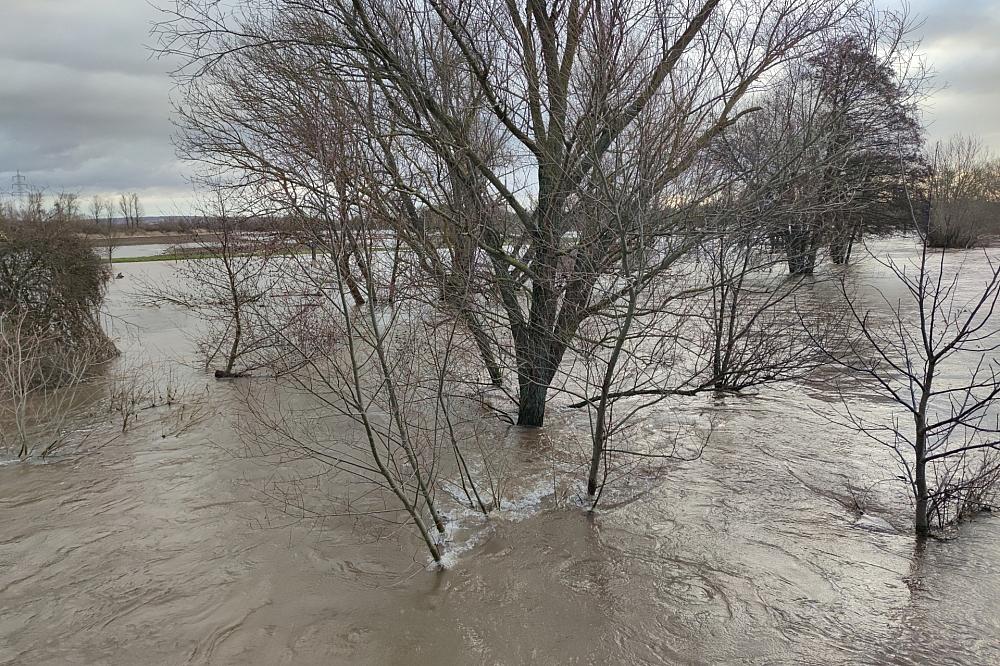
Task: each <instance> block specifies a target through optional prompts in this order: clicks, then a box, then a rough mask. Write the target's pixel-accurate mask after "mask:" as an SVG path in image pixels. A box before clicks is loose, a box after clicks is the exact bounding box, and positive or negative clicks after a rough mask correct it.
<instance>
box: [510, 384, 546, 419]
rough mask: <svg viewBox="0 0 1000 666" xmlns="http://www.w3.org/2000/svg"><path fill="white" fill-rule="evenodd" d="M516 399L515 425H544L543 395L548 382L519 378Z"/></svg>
mask: <svg viewBox="0 0 1000 666" xmlns="http://www.w3.org/2000/svg"><path fill="white" fill-rule="evenodd" d="M520 389H521V390H520V391H518V401H517V425H519V426H527V427H530V428H540V427H542V426H543V425H545V396H546V394H547V393H548V390H549V387H548V383H547V382H546V383H542V382H538V381H532V380H531V379H525V378H522V379H521V385H520Z"/></svg>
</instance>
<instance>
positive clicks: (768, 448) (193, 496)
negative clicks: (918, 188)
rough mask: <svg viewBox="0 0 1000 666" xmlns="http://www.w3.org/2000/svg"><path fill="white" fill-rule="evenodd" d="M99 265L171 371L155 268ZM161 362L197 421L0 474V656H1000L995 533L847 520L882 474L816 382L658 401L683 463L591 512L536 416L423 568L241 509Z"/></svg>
mask: <svg viewBox="0 0 1000 666" xmlns="http://www.w3.org/2000/svg"><path fill="white" fill-rule="evenodd" d="M892 247H893V250H894V252H896V253H897V254H904V253H905V252H906V251H907V249H906V246H905V244H898V246H897V245H893V246H892ZM116 270H117V269H116ZM120 270H122V272H123V273H125V276H126V277H125V279H124V280H121V281H118V282H116V283H115V284H114V286H113V292H112V297H111V307H112V311H113V313H114V314H115V315H116V316H118V317H120V318H121V319H120V320H119V322H118V323H117V324H116V331H117V332H118V334H119V335H121V336H122V339H121V344H120V346H121V347H123V348H124V350H125V352H126V354H125V355H126V358H129V357H132V358H139V357H141V358H144V359H150V360H157V359H160V360H163V359H181V360H183V359H185V358H187V359H191V358H192V347H191V344H190V342H189V340H188V336H189V334H190V330H191V326H192V322H191V321H190V320H189V319H187V318H186V317H185V316H184V315H183V314H182V313H179V312H177V311H175V310H172V309H169V308H164V309H159V310H157V309H139V308H135V307H133V306H131V305H129V304H128V302H127V301H126V299H125V298H124V297H123V295H124V293H125V291H126V290H127V285H128V284H129V282H130V281H131V280H132V279H133V278H134V276H135V275H136V274H138V273H139V272H147V273H149V272H153V273H157V272H159V273H158V274H160V275H166V274H167V271H168V270H169V266H168V265H165V264H126V265H122V266H121V268H120ZM967 275H968V279H969V280H970V282H971V281H972V280H973V278H974V277H975V271H972V270H970V271H968V273H967ZM126 323H127V325H126ZM175 372H176V373H177V378H178V379H177V381H181V382H184V383H185V384H186V386H187V388H188V390H190V391H207V392H206V393H205V395H204V398H202V399H200V400H199V401H198V402H199V408H200V410H201V411H200V412H199V413H198V414H196V415H193V416H192V415H189V416H188V417H181V418H180V420H179V421H176V422H172V423H170V424H163V423H159V422H157V421H156V420H155V419H154V417H153V416H152V415H151V414H150V415H147V416H144V417H143V418H144V419H145V421H143V422H141V423H140V425H139V426H138V427H137V428H136V429H134V430H132V431H131V432H130V433H129V434H128V435H127V436H126V437H124V438H119V439H117V440H116V441H113V442H111V443H110V444H107V445H105V446H103V447H101V448H99V449H97V450H94V451H92V452H89V453H84V454H80V455H73V456H65V457H64V458H62V459H60V460H57V461H55V462H50V463H47V464H9V465H5V466H0V608H2V610H0V613H2V615H0V663H2V664H45V663H51V664H64V663H70V664H73V663H81V664H83V663H108V664H146V663H167V664H180V663H196V664H198V663H213V664H243V663H260V664H293V663H294V664H329V663H351V664H354V663H399V664H423V663H428V664H451V663H487V664H520V663H600V664H604V663H720V662H721V663H754V664H758V663H774V664H779V663H824V664H825V663H830V664H842V663H852V664H870V663H905V664H910V663H912V664H919V663H929V662H937V663H958V664H985V663H996V662H997V661H998V660H1000V520H998V519H997V518H995V517H988V516H987V517H983V518H980V519H977V520H975V521H973V522H971V523H968V524H965V525H963V526H962V527H961V529H960V531H959V533H958V537H957V538H955V539H953V540H950V541H947V542H940V541H931V542H929V543H927V544H926V546H925V547H924V548H922V549H920V548H918V547H917V546H916V544H915V541H914V538H913V537H912V536H911V535H910V534H909V532H908V525H909V521H910V520H911V512H910V508H909V505H908V504H907V500H906V496H905V494H903V492H902V489H901V488H899V487H897V486H895V485H893V484H892V483H880V484H877V485H875V488H874V490H873V492H872V496H871V500H870V506H869V510H870V513H871V514H872V515H873V516H874V517H875V518H877V519H881V520H884V521H888V523H890V524H892V525H894V526H895V527H896V528H897V529H896V531H885V530H884V529H868V528H865V527H864V526H863V525H861V526H859V525H857V524H856V521H857V518H856V516H855V514H853V513H852V512H851V511H850V510H849V509H848V508H847V507H846V506H845V498H846V497H847V496H848V492H847V486H848V484H853V485H868V484H873V483H876V482H878V481H880V480H883V479H885V478H887V477H891V476H892V474H894V473H895V471H894V470H893V469H892V468H887V467H885V464H886V456H885V454H884V452H882V451H879V450H877V449H874V448H873V447H872V446H871V445H870V444H868V443H866V442H864V441H862V440H860V439H859V438H858V437H856V436H854V435H852V434H851V433H849V432H846V431H844V432H841V431H838V430H837V429H836V428H833V427H832V426H831V425H830V424H829V423H828V422H827V421H826V420H824V418H823V417H822V416H821V414H822V413H823V412H828V411H829V410H830V409H832V408H834V407H835V404H836V400H835V399H833V398H832V397H831V396H830V394H829V393H828V392H827V391H826V390H825V387H824V386H822V385H821V384H820V383H817V382H813V383H809V384H805V385H801V386H786V387H784V388H782V389H775V390H770V391H768V392H767V393H766V394H764V395H761V396H758V397H756V398H727V399H725V400H722V401H719V400H714V399H711V398H705V399H698V400H693V401H686V402H680V403H676V404H675V405H674V407H676V409H677V410H678V411H671V412H670V413H669V414H668V413H666V412H664V414H663V415H662V417H661V416H660V415H657V416H656V417H654V418H652V419H651V422H650V424H649V427H648V429H647V430H646V432H647V433H648V436H650V437H660V436H663V437H666V435H665V434H662V433H665V432H666V431H668V430H669V427H672V425H673V424H675V423H676V421H677V419H678V418H680V419H687V420H690V421H691V422H704V421H706V420H709V421H711V422H712V423H713V424H714V433H713V436H712V439H711V442H710V444H709V446H708V447H707V448H706V449H705V451H704V454H703V455H702V456H701V457H700V458H699V459H697V460H694V461H691V462H679V463H676V464H672V465H671V466H670V467H669V468H668V472H667V474H666V476H665V477H664V478H663V479H662V481H660V482H658V483H656V484H654V485H653V487H652V490H651V491H650V492H649V493H647V494H646V495H644V496H642V497H640V498H639V499H637V500H636V501H633V502H629V503H624V504H622V505H620V506H617V507H613V506H612V504H611V503H609V504H608V506H607V507H606V508H605V509H604V510H602V511H601V512H600V513H599V514H598V515H596V516H593V517H588V516H586V515H585V514H584V513H583V512H581V511H580V509H579V508H576V507H575V505H574V504H573V503H572V502H571V501H564V498H562V497H556V496H553V495H552V494H551V492H545V487H546V486H545V483H544V479H545V473H546V472H545V470H546V466H547V465H550V464H551V462H548V458H547V455H548V454H547V452H549V451H553V450H556V449H558V448H559V447H558V446H556V444H557V443H558V442H560V441H562V438H564V437H566V438H569V437H570V433H571V432H572V431H573V430H574V429H576V428H579V425H580V424H579V423H576V422H574V419H578V418H579V417H578V416H577V415H575V414H573V413H571V411H570V410H560V409H558V408H555V409H553V412H552V416H551V417H550V421H551V422H552V423H551V425H550V426H549V427H548V428H547V430H546V433H545V434H544V436H542V437H541V438H539V437H538V436H537V435H535V434H531V433H518V432H516V431H515V432H512V433H511V434H510V438H509V439H510V441H509V442H507V446H509V447H510V448H511V452H512V456H514V458H515V459H516V460H515V465H516V469H517V470H518V475H520V477H522V478H521V481H522V482H523V483H522V485H523V486H524V488H525V489H531V488H534V489H535V491H536V494H535V496H536V497H537V498H538V501H537V503H532V502H523V503H522V504H521V509H520V510H517V511H508V512H505V513H504V514H503V515H501V516H497V517H496V518H494V519H493V520H492V521H491V522H490V524H488V525H486V526H481V527H479V528H478V530H477V531H476V543H477V545H475V546H474V547H473V548H471V549H470V550H468V551H466V552H464V553H462V554H461V556H460V557H459V558H458V559H457V562H456V563H455V564H454V566H453V567H452V568H451V569H450V570H448V571H446V572H443V573H431V572H427V571H426V570H425V568H424V567H425V558H426V556H425V554H424V551H423V550H422V549H421V548H420V545H419V544H418V543H417V542H416V541H415V540H414V539H413V538H412V536H411V535H410V532H409V530H406V529H403V530H397V529H396V528H395V527H394V526H393V527H390V528H388V529H386V530H384V533H383V534H382V536H381V538H379V539H376V538H374V536H373V534H372V529H371V526H370V525H367V524H366V523H365V522H363V521H359V520H357V519H355V518H352V517H349V516H329V517H327V518H324V519H321V520H308V521H304V520H299V519H297V518H295V517H294V516H292V515H289V514H288V513H287V512H284V511H282V507H281V506H277V505H276V504H275V503H274V502H273V501H269V500H267V499H266V498H264V497H262V494H261V492H260V489H261V488H262V487H266V480H267V479H268V478H270V477H271V475H273V474H274V473H275V470H274V469H273V467H271V466H269V465H265V464H262V463H261V462H260V461H255V460H253V459H247V458H245V457H240V456H238V455H235V453H236V452H238V451H239V450H240V446H239V444H238V442H237V441H236V438H235V436H234V434H233V430H232V427H231V424H230V420H231V417H232V409H231V403H232V402H233V400H232V398H233V395H232V393H231V392H232V391H235V390H237V389H236V388H234V385H233V384H227V383H216V382H214V381H211V380H208V379H207V378H206V377H205V376H204V375H203V374H202V373H200V372H199V371H198V370H197V369H194V368H186V367H181V366H178V367H177V369H176V370H175ZM857 399H858V401H859V407H864V408H866V409H871V410H875V411H877V410H879V409H882V410H884V409H885V406H884V405H882V406H880V405H868V401H867V400H865V401H864V403H862V402H861V401H862V400H864V396H858V397H857ZM817 412H819V413H817ZM184 418H189V422H183V419H184ZM660 420H662V421H663V423H662V424H660V423H658V422H659V421H660ZM659 425H662V426H663V427H662V428H661V427H658V426H659ZM564 453H565V452H563V453H561V454H558V455H563V454H564ZM553 456H556V454H553ZM550 488H551V486H550Z"/></svg>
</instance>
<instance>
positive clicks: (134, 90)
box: [0, 0, 190, 213]
mask: <svg viewBox="0 0 1000 666" xmlns="http://www.w3.org/2000/svg"><path fill="white" fill-rule="evenodd" d="M0 15H2V16H0V73H2V74H0V76H2V88H0V90H2V92H0V191H2V190H5V189H6V187H7V184H8V183H9V182H10V176H11V175H12V173H13V172H14V170H20V171H21V172H22V173H23V174H25V175H26V176H27V178H28V180H29V182H30V183H31V184H32V185H33V186H35V187H40V188H45V189H47V190H50V191H59V190H68V191H76V192H79V193H81V194H83V195H90V194H94V193H99V194H112V193H114V192H120V191H138V192H140V193H141V194H142V195H143V198H144V199H145V200H146V202H147V203H146V208H147V210H148V211H149V212H150V213H158V212H162V213H171V212H176V210H174V209H175V208H176V207H177V206H178V205H179V206H181V207H183V206H184V205H185V203H184V202H185V201H186V200H187V199H188V198H189V195H190V192H189V188H188V186H187V185H186V183H185V180H184V177H183V174H184V171H185V169H184V166H183V165H182V164H181V163H180V162H179V161H178V160H177V159H176V157H175V154H174V149H173V145H172V143H171V139H170V137H171V133H172V129H173V128H172V125H171V124H170V104H169V93H170V90H171V82H170V79H169V77H168V76H167V71H168V70H169V68H170V63H168V62H163V61H159V60H156V59H154V58H151V57H150V51H149V50H148V48H147V47H146V44H149V43H150V42H151V41H152V38H151V37H149V28H150V24H151V21H153V20H155V19H156V18H158V16H159V14H158V12H157V11H156V10H155V9H153V8H152V7H151V6H149V5H148V4H147V3H146V2H145V1H144V0H86V1H81V2H76V1H73V2H70V1H67V0H3V2H2V6H0ZM175 200H176V202H178V203H175Z"/></svg>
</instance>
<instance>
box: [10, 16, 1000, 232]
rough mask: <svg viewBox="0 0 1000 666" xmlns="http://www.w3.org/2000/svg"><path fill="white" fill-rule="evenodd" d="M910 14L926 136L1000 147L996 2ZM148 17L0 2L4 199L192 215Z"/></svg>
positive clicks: (163, 68)
mask: <svg viewBox="0 0 1000 666" xmlns="http://www.w3.org/2000/svg"><path fill="white" fill-rule="evenodd" d="M159 1H160V2H162V1H163V0H159ZM880 1H881V0H880ZM888 2H889V0H885V4H888ZM911 7H912V9H913V10H914V12H915V13H917V14H918V15H919V16H921V17H923V18H924V19H925V23H924V25H923V28H922V29H921V33H922V38H923V44H924V50H925V52H926V54H927V56H928V59H929V61H930V63H931V65H932V66H933V68H934V70H935V71H936V73H937V78H936V80H935V82H936V85H937V86H939V87H943V89H942V90H940V91H939V92H937V93H936V94H935V95H934V97H933V98H932V99H931V102H930V104H929V106H928V109H927V120H928V121H929V132H928V134H929V137H930V139H931V140H935V139H938V138H943V137H947V136H949V135H951V134H953V133H955V132H966V133H970V132H971V133H976V134H979V135H981V136H982V137H983V138H984V139H985V141H986V142H987V143H988V144H989V145H990V146H991V147H992V148H993V150H995V151H997V152H1000V0H913V1H912V2H911ZM155 17H156V11H155V10H154V9H153V8H152V7H151V6H150V5H149V4H148V3H147V2H146V0H0V194H3V193H5V192H7V191H9V188H10V183H11V177H12V176H13V174H14V171H15V170H20V171H21V173H23V174H24V175H25V176H26V177H27V179H28V181H29V183H30V184H31V185H32V186H34V187H39V188H44V189H46V190H47V191H49V192H57V191H61V190H65V191H73V192H77V193H79V194H80V195H82V196H84V197H88V198H89V197H90V196H91V195H93V194H104V195H111V194H114V193H117V192H122V191H136V192H139V194H140V196H141V197H142V200H143V202H144V206H145V209H146V214H147V215H170V214H176V213H178V212H187V209H188V208H189V204H188V202H189V201H190V198H191V188H190V186H189V185H188V184H187V183H186V182H185V180H184V173H185V168H184V165H183V164H182V163H180V162H179V161H178V160H177V158H176V157H175V155H174V147H173V144H172V143H171V133H172V127H171V124H170V104H169V95H170V91H171V82H170V80H169V78H168V76H167V75H166V71H167V69H168V65H167V63H164V62H162V61H158V60H155V59H151V58H150V57H149V51H148V49H147V45H148V44H149V43H150V41H151V40H150V37H149V27H150V24H151V22H152V21H153V20H154V19H155Z"/></svg>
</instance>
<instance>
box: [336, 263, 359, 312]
mask: <svg viewBox="0 0 1000 666" xmlns="http://www.w3.org/2000/svg"><path fill="white" fill-rule="evenodd" d="M337 263H338V267H339V269H340V276H341V277H342V278H344V282H345V283H346V284H347V289H348V290H349V291H350V292H351V298H353V299H354V304H355V305H357V306H361V305H364V304H365V297H364V295H363V294H362V293H361V289H359V288H358V283H357V281H355V279H354V276H353V275H351V260H350V257H349V256H348V255H347V252H345V251H343V250H341V251H340V259H339V260H338V262H337Z"/></svg>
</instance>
